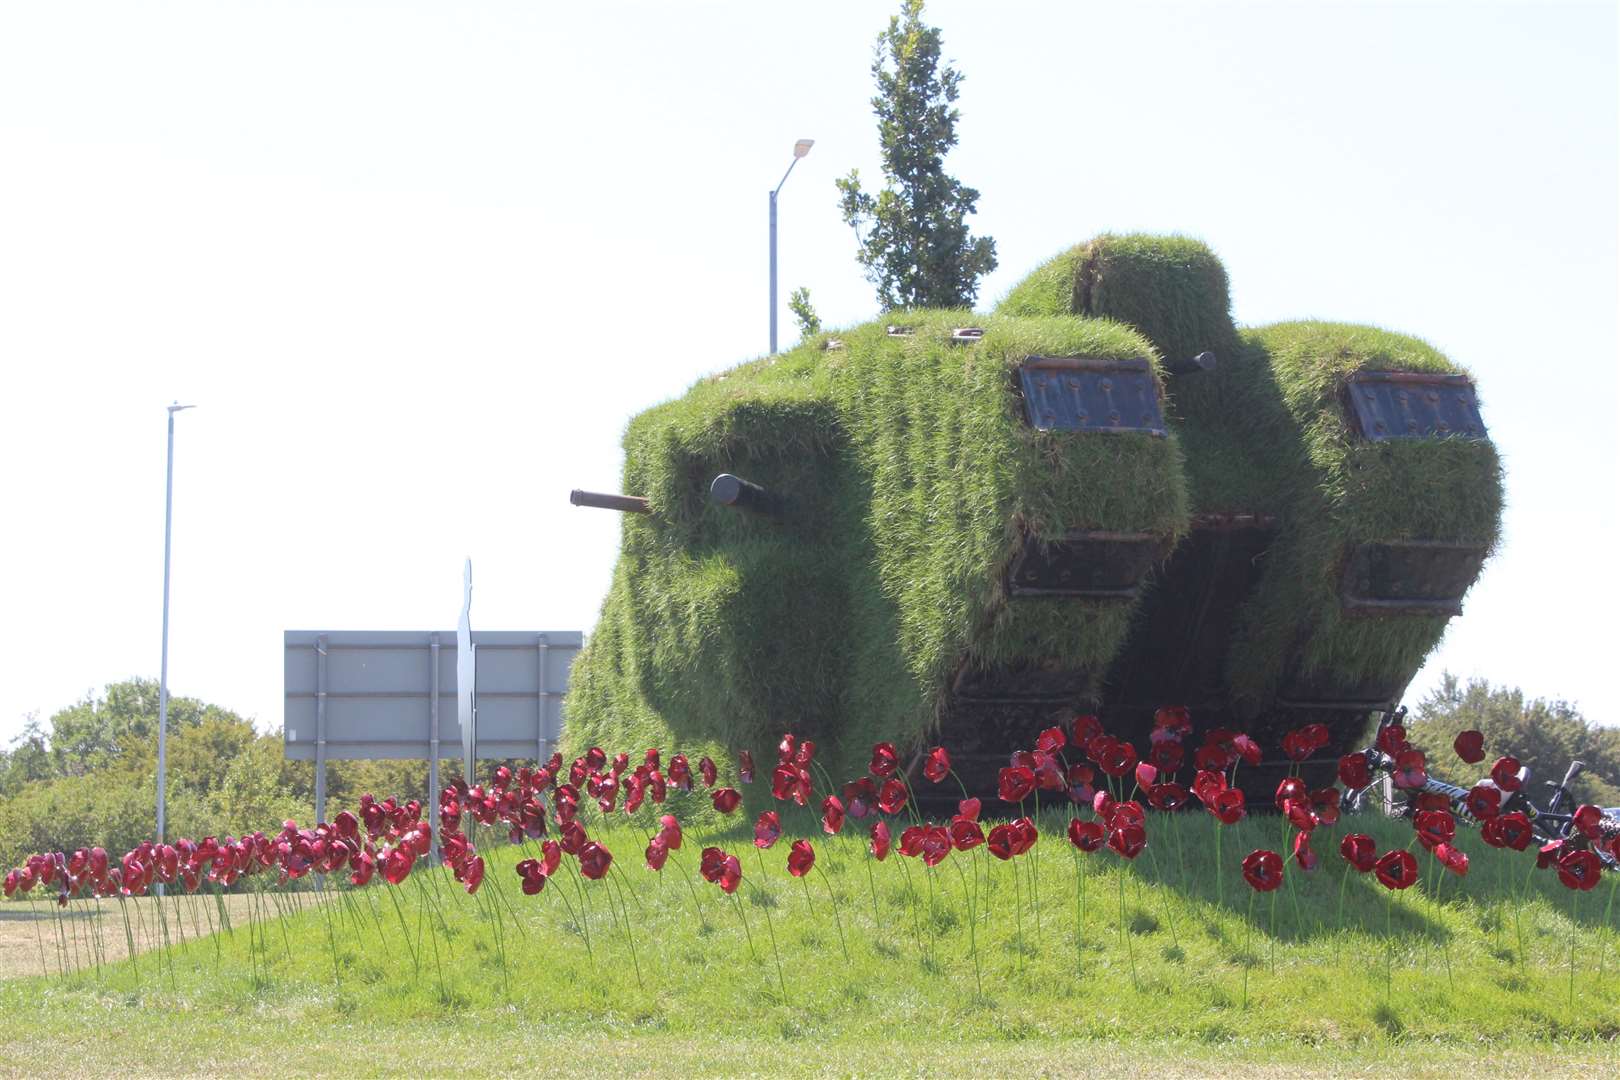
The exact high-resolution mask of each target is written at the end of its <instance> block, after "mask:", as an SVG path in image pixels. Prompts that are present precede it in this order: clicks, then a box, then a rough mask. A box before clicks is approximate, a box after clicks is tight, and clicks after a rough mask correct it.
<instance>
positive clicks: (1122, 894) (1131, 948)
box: [1119, 866, 1142, 991]
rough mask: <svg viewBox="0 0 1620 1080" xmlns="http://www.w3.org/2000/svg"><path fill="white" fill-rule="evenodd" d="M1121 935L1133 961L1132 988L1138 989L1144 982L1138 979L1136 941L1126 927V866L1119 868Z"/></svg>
mask: <svg viewBox="0 0 1620 1080" xmlns="http://www.w3.org/2000/svg"><path fill="white" fill-rule="evenodd" d="M1119 936H1120V937H1122V938H1124V939H1125V955H1126V957H1127V958H1128V959H1129V960H1130V962H1131V988H1132V989H1134V990H1137V991H1140V990H1141V989H1142V984H1141V983H1139V982H1137V979H1136V943H1135V942H1134V941H1132V940H1131V935H1130V932H1129V931H1128V930H1127V929H1126V927H1125V868H1124V867H1123V866H1121V867H1120V868H1119Z"/></svg>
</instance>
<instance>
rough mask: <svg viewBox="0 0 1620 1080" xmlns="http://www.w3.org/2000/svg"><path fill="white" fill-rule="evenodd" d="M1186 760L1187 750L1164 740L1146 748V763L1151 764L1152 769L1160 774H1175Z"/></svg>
mask: <svg viewBox="0 0 1620 1080" xmlns="http://www.w3.org/2000/svg"><path fill="white" fill-rule="evenodd" d="M1186 760H1187V748H1186V747H1184V746H1182V745H1181V744H1180V743H1178V742H1172V741H1170V740H1168V739H1164V740H1160V741H1159V742H1156V743H1154V744H1153V745H1152V746H1151V747H1149V748H1148V761H1150V762H1152V763H1153V767H1154V768H1155V769H1158V770H1159V772H1160V773H1161V774H1166V775H1167V774H1169V773H1173V772H1175V771H1176V770H1177V769H1179V768H1181V764H1182V762H1184V761H1186Z"/></svg>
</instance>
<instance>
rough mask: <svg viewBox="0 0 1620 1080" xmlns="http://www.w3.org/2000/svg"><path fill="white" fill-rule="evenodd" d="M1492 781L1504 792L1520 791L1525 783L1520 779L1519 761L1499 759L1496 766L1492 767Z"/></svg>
mask: <svg viewBox="0 0 1620 1080" xmlns="http://www.w3.org/2000/svg"><path fill="white" fill-rule="evenodd" d="M1491 781H1492V783H1494V784H1495V785H1496V786H1497V787H1499V788H1501V789H1502V790H1503V791H1518V790H1519V788H1520V787H1521V786H1523V782H1522V781H1521V780H1520V779H1519V759H1518V758H1516V757H1499V758H1497V759H1496V764H1495V765H1492V766H1491Z"/></svg>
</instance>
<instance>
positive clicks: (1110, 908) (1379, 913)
mask: <svg viewBox="0 0 1620 1080" xmlns="http://www.w3.org/2000/svg"><path fill="white" fill-rule="evenodd" d="M1380 739H1381V740H1382V741H1383V742H1385V743H1387V745H1384V746H1382V747H1381V748H1382V749H1383V750H1384V751H1385V752H1386V753H1387V754H1388V755H1389V756H1390V758H1391V759H1393V760H1394V761H1396V762H1397V766H1396V775H1395V778H1394V780H1395V784H1396V787H1397V789H1398V790H1400V789H1404V790H1406V791H1408V792H1411V793H1414V794H1413V802H1414V806H1413V808H1412V813H1411V815H1410V817H1409V818H1399V819H1397V818H1387V817H1384V816H1383V815H1381V814H1374V813H1362V814H1357V815H1350V814H1344V813H1342V812H1341V791H1340V788H1339V787H1337V786H1332V787H1325V788H1320V789H1315V790H1312V789H1309V788H1308V787H1307V786H1306V784H1305V783H1304V782H1303V781H1302V780H1300V779H1299V778H1298V776H1295V775H1289V776H1288V777H1286V778H1285V779H1283V780H1282V782H1281V783H1280V784H1278V785H1277V786H1276V787H1275V789H1273V790H1267V791H1264V792H1260V791H1254V790H1249V788H1248V787H1246V786H1245V774H1246V770H1250V771H1253V770H1257V768H1258V767H1259V766H1260V765H1261V764H1262V762H1263V761H1267V760H1269V759H1271V758H1273V757H1275V756H1276V755H1277V754H1280V755H1281V756H1282V757H1283V758H1285V759H1287V760H1288V761H1291V762H1295V763H1299V762H1304V761H1306V760H1307V759H1309V758H1311V757H1312V755H1313V754H1315V753H1316V752H1317V751H1318V750H1319V749H1320V748H1321V747H1322V746H1323V745H1324V744H1325V738H1324V733H1323V732H1320V731H1316V730H1313V729H1312V728H1311V727H1306V728H1302V729H1300V730H1298V731H1295V732H1291V733H1289V734H1288V736H1287V737H1286V738H1285V739H1284V740H1283V741H1282V745H1281V746H1280V747H1275V748H1267V747H1262V746H1260V745H1259V744H1258V743H1256V742H1255V741H1254V740H1252V739H1250V738H1248V737H1247V736H1245V735H1244V734H1242V733H1239V732H1233V731H1225V730H1213V731H1209V732H1206V733H1203V734H1202V735H1201V736H1197V737H1195V736H1194V734H1193V726H1192V723H1191V719H1190V717H1188V715H1187V714H1186V711H1185V710H1182V709H1175V708H1168V709H1163V710H1161V711H1160V712H1159V714H1158V718H1157V722H1156V724H1155V727H1154V730H1153V735H1152V739H1151V742H1150V745H1148V746H1146V747H1137V746H1134V745H1132V744H1131V743H1129V742H1125V741H1121V740H1118V739H1115V738H1113V737H1112V736H1110V735H1109V734H1107V733H1106V732H1105V731H1103V729H1102V727H1101V725H1100V724H1099V723H1098V722H1097V720H1096V719H1095V718H1093V717H1088V716H1080V717H1075V718H1073V719H1072V720H1070V721H1068V722H1066V723H1064V724H1063V725H1061V726H1053V727H1050V728H1048V729H1046V730H1044V731H1041V732H1039V733H1037V734H1036V735H1035V737H1034V739H1033V740H1032V742H1031V745H1030V747H1029V748H1028V749H1026V750H1020V751H1018V752H1016V753H1015V754H1013V755H1012V756H1011V760H1009V762H1008V763H1007V765H1006V767H1005V768H1003V769H1002V770H1001V771H1000V774H999V777H998V783H997V791H996V797H995V798H994V799H989V798H985V799H980V798H974V797H971V796H970V794H969V793H968V792H967V790H966V789H965V788H963V787H961V786H960V785H959V784H958V781H957V778H956V773H955V771H954V769H953V768H952V764H951V757H950V750H949V748H948V747H932V748H925V749H924V750H923V751H922V752H921V753H918V754H915V755H908V754H902V753H901V752H899V751H898V750H897V748H896V747H894V746H891V745H889V744H887V743H880V744H878V745H877V746H875V747H873V748H872V752H871V758H870V764H869V767H868V769H867V771H866V772H865V773H864V774H863V775H861V776H856V777H850V778H845V779H842V780H839V779H837V778H834V777H832V776H829V775H828V774H827V773H826V772H825V771H824V770H823V769H822V768H821V767H820V765H819V763H818V760H817V753H816V746H815V744H814V743H813V742H811V741H810V740H807V739H800V738H796V737H795V736H794V735H792V734H787V735H784V736H783V737H782V739H781V742H780V744H779V745H778V746H777V747H776V748H775V750H774V752H771V753H769V754H763V753H761V754H759V755H758V756H756V753H755V752H754V751H752V750H746V749H744V750H740V751H739V752H738V753H737V762H738V767H737V770H736V775H724V774H722V772H721V770H720V769H719V768H718V767H717V766H716V765H715V763H714V762H713V761H712V760H710V759H709V758H707V757H705V758H702V759H700V760H698V761H696V762H693V761H690V760H689V759H688V758H687V756H686V755H684V754H682V753H679V752H675V753H670V754H666V753H665V752H664V751H663V750H661V749H644V750H642V751H640V752H638V753H637V754H636V755H635V756H634V757H632V756H631V754H630V752H629V751H625V750H619V751H617V752H615V753H613V754H611V755H610V753H609V752H608V751H607V750H605V749H600V748H593V749H591V750H589V751H588V752H587V753H586V754H584V755H582V756H581V757H579V758H578V759H577V760H574V761H572V762H565V761H563V760H562V759H561V758H560V757H557V756H554V757H553V758H552V759H551V760H550V761H549V762H544V763H540V764H539V765H538V766H535V767H518V768H512V767H508V766H501V767H498V768H495V769H493V770H492V771H491V773H490V774H489V775H488V777H487V778H486V782H485V783H483V784H479V785H476V786H472V787H468V786H466V785H464V784H457V785H455V786H452V787H449V788H447V789H446V790H445V791H444V795H443V798H442V800H441V803H440V805H439V806H437V807H425V806H423V805H421V804H420V803H418V802H416V801H414V800H403V801H402V800H400V799H398V798H395V797H385V798H374V797H371V796H366V797H363V798H362V799H361V800H360V802H359V804H358V805H357V806H355V807H353V808H352V809H346V810H343V811H342V812H340V813H338V814H336V815H335V816H334V818H333V820H332V821H331V822H323V823H316V824H314V825H312V826H303V825H300V824H299V823H296V822H292V821H288V822H285V823H283V824H282V825H281V826H280V827H278V828H276V829H273V830H268V831H265V832H262V833H254V834H252V835H251V836H242V837H226V836H209V837H202V838H200V839H198V838H183V839H177V840H174V841H173V842H172V843H166V844H152V843H147V844H142V845H140V846H138V847H136V848H134V849H132V850H130V851H126V852H107V851H104V850H102V849H100V848H91V849H84V850H78V851H72V852H41V853H38V854H35V855H33V856H30V857H29V858H28V859H26V860H24V861H23V862H22V863H21V864H20V865H18V866H16V867H13V868H10V869H9V870H8V871H7V872H6V875H5V879H4V891H5V896H6V898H7V900H8V901H9V903H8V904H7V905H5V909H7V910H12V911H23V910H26V911H29V912H32V913H33V915H34V916H35V917H34V918H33V920H32V921H33V925H34V927H35V928H36V931H37V952H38V970H39V972H40V976H41V977H40V978H38V979H35V980H32V981H31V982H30V983H29V987H31V989H27V990H23V989H13V990H8V991H7V993H10V994H13V995H16V994H23V995H25V998H26V995H27V994H36V995H51V996H52V1000H59V999H61V996H62V995H70V996H72V995H80V997H79V998H74V1000H89V1001H99V1000H102V999H101V998H100V997H98V995H105V994H118V995H136V996H137V997H138V998H139V999H140V1000H149V999H150V1000H154V1001H160V1002H161V1001H168V1002H178V1003H188V1002H190V1003H196V1002H200V1001H204V1000H211V997H210V995H224V996H225V997H226V998H227V999H229V998H230V996H231V995H238V996H240V997H242V998H243V999H245V1000H252V1001H263V1000H266V999H267V998H273V997H274V996H275V995H276V994H278V993H286V992H291V991H296V992H298V993H300V994H315V995H330V996H331V998H332V1000H335V1001H339V1002H347V1003H348V1008H350V1009H351V1010H353V1009H360V1010H362V1011H363V1010H365V1009H366V1008H377V1009H381V1010H385V1011H387V1010H399V1009H403V1010H405V1011H406V1012H407V1013H408V1014H410V1015H422V1016H435V1015H440V1014H442V1012H443V1010H445V1009H461V1008H477V1007H484V1006H487V1007H490V1008H500V1007H503V1006H517V1007H519V1008H520V1009H524V1008H530V1009H536V1010H543V1011H544V1013H545V1015H547V1016H548V1017H552V1018H553V1022H554V1023H557V1024H564V1025H566V1024H567V1023H570V1022H581V1023H583V1022H585V1021H586V1020H587V1019H589V1020H590V1022H592V1023H613V1024H618V1023H630V1024H636V1023H654V1022H656V1023H660V1024H664V1025H671V1026H674V1027H685V1028H690V1029H692V1030H704V1029H715V1028H716V1027H717V1026H718V1027H724V1025H725V1024H726V1023H727V1021H726V1019H725V1018H726V1017H735V1016H738V1015H741V1014H743V1013H747V1012H752V1013H753V1014H755V1015H756V1016H758V1017H767V1016H768V1017H769V1020H768V1021H766V1020H763V1019H762V1020H761V1022H768V1023H770V1024H772V1025H777V1026H778V1027H780V1028H781V1029H782V1030H788V1028H790V1027H791V1028H792V1029H793V1030H795V1031H804V1030H808V1031H814V1030H815V1028H816V1026H817V1025H818V1024H824V1025H833V1026H838V1025H863V1026H866V1025H872V1024H884V1023H894V1024H906V1023H930V1024H937V1023H942V1022H946V1021H945V1020H944V1019H943V1018H947V1017H950V1016H957V1017H961V1018H964V1019H963V1022H967V1020H966V1019H965V1018H969V1017H971V1018H972V1021H971V1022H972V1023H974V1024H979V1025H983V1028H982V1030H978V1032H977V1033H978V1034H980V1035H983V1034H986V1033H987V1032H989V1033H998V1032H1014V1031H1024V1032H1027V1033H1030V1034H1042V1035H1063V1036H1068V1037H1076V1036H1087V1037H1098V1038H1111V1037H1119V1036H1122V1035H1129V1034H1130V1033H1132V1032H1135V1033H1137V1034H1142V1033H1145V1032H1152V1033H1153V1034H1155V1035H1160V1036H1178V1037H1189V1038H1203V1037H1209V1035H1210V1033H1211V1032H1214V1033H1216V1035H1217V1036H1219V1037H1225V1038H1235V1037H1239V1036H1241V1035H1243V1033H1245V1032H1253V1033H1256V1034H1257V1035H1277V1034H1280V1033H1293V1034H1295V1035H1299V1036H1303V1037H1317V1038H1330V1039H1333V1038H1344V1037H1348V1038H1354V1039H1365V1038H1386V1037H1390V1036H1397V1035H1398V1036H1401V1037H1413V1036H1423V1035H1428V1036H1431V1037H1436V1038H1447V1037H1483V1038H1491V1037H1500V1038H1508V1037H1519V1036H1522V1035H1523V1034H1524V1033H1525V1031H1526V1030H1527V1027H1528V1028H1529V1029H1531V1030H1533V1031H1534V1032H1538V1033H1540V1034H1542V1035H1545V1036H1552V1035H1557V1036H1561V1037H1562V1036H1569V1037H1603V1033H1604V1032H1606V1031H1608V1032H1613V1031H1620V1006H1617V1004H1616V1003H1617V1001H1620V954H1617V952H1616V933H1615V922H1614V916H1615V911H1614V899H1615V895H1616V882H1617V881H1620V874H1615V873H1609V872H1605V871H1604V866H1605V861H1606V858H1607V857H1611V856H1616V855H1620V842H1617V841H1616V840H1614V838H1613V837H1612V835H1611V834H1610V833H1609V832H1607V831H1605V828H1604V826H1603V821H1602V814H1601V812H1600V811H1598V810H1596V808H1590V809H1588V808H1584V807H1583V808H1581V809H1580V810H1578V811H1576V813H1575V814H1574V822H1575V826H1576V827H1575V829H1574V830H1573V831H1572V833H1571V835H1570V836H1569V837H1568V838H1567V839H1565V840H1563V841H1561V842H1553V843H1544V844H1537V843H1534V842H1533V832H1532V829H1531V827H1530V822H1529V820H1528V819H1526V818H1525V816H1524V815H1523V814H1522V813H1518V812H1516V811H1502V810H1501V806H1502V805H1503V799H1502V796H1503V794H1504V786H1505V785H1506V784H1511V783H1513V782H1514V779H1515V777H1516V773H1517V770H1516V768H1515V767H1511V765H1512V763H1511V762H1506V763H1504V762H1497V763H1496V764H1495V765H1491V766H1489V767H1488V768H1486V769H1485V771H1486V772H1487V773H1488V775H1487V776H1486V777H1485V778H1484V779H1482V780H1481V782H1480V784H1478V785H1476V786H1475V788H1473V789H1472V790H1471V791H1470V792H1469V798H1468V813H1467V814H1466V815H1462V816H1461V819H1460V818H1459V815H1458V814H1457V813H1454V812H1453V809H1452V808H1451V807H1450V806H1449V805H1445V804H1444V803H1445V801H1444V800H1440V802H1439V804H1437V803H1436V802H1435V800H1433V799H1431V798H1428V797H1427V796H1424V795H1421V794H1417V792H1419V790H1420V789H1421V786H1422V784H1423V783H1424V777H1425V775H1426V770H1427V767H1428V762H1426V761H1425V760H1424V759H1423V755H1422V753H1421V752H1420V751H1417V750H1415V749H1413V748H1411V747H1409V746H1407V745H1405V744H1404V733H1402V732H1400V731H1399V729H1398V728H1393V729H1381V733H1380ZM1456 749H1457V753H1458V755H1459V756H1460V757H1461V759H1462V760H1464V761H1465V762H1468V763H1469V764H1480V765H1482V766H1485V765H1486V760H1485V755H1484V751H1483V748H1481V747H1479V746H1478V745H1477V736H1476V734H1475V733H1468V732H1465V733H1463V735H1462V736H1459V738H1458V741H1457V748H1456ZM1356 758H1357V755H1349V756H1347V757H1346V758H1345V759H1344V760H1343V761H1342V762H1341V768H1340V773H1341V778H1342V781H1343V783H1344V784H1345V785H1347V786H1348V787H1351V788H1356V787H1360V786H1362V785H1364V783H1365V782H1366V780H1367V779H1368V778H1367V777H1366V776H1364V775H1363V770H1365V768H1366V762H1365V761H1359V762H1358V761H1357V760H1355V759H1356ZM919 788H921V790H919ZM952 789H955V790H954V792H953V790H952ZM941 805H947V806H949V812H946V813H937V812H935V813H931V812H928V811H929V810H931V809H932V808H934V807H937V806H941ZM1588 894H1590V895H1588ZM227 895H229V896H231V897H233V898H246V902H247V903H248V905H249V907H250V910H251V911H252V912H253V915H254V917H253V918H251V919H249V920H246V921H243V920H241V919H240V918H238V919H236V920H232V919H231V918H230V917H229V915H228V912H227V907H226V905H225V903H224V898H225V897H226V896H227ZM237 905H238V906H237V907H236V910H240V906H239V905H240V899H238V900H237ZM86 912H99V913H100V917H98V918H84V917H75V916H76V915H83V914H84V913H86ZM111 935H116V936H117V937H118V938H119V939H121V941H122V943H123V945H124V946H125V947H124V948H123V949H121V950H118V952H119V953H120V956H123V955H127V957H128V958H127V959H115V958H113V957H111V956H109V949H108V939H109V936H111ZM25 998H17V999H16V1000H25ZM26 1000H34V999H32V998H26ZM187 1007H189V1006H187ZM863 1029H864V1027H863ZM939 1037H940V1038H945V1039H949V1038H952V1037H954V1036H953V1035H952V1034H951V1033H948V1032H941V1033H940V1035H939Z"/></svg>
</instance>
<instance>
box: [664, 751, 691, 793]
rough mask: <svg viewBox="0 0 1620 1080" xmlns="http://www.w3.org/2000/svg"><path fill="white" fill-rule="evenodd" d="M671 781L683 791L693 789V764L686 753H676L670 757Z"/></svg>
mask: <svg viewBox="0 0 1620 1080" xmlns="http://www.w3.org/2000/svg"><path fill="white" fill-rule="evenodd" d="M669 782H670V783H672V784H674V785H675V786H676V787H678V788H680V789H681V790H682V791H691V790H692V766H691V764H690V763H689V762H688V761H687V760H686V755H685V754H676V755H675V756H674V757H672V758H670V759H669Z"/></svg>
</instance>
